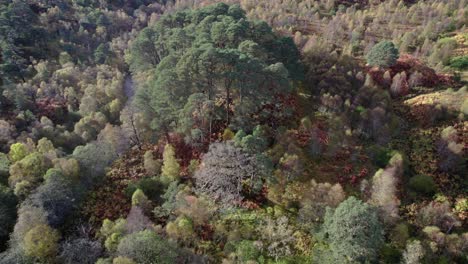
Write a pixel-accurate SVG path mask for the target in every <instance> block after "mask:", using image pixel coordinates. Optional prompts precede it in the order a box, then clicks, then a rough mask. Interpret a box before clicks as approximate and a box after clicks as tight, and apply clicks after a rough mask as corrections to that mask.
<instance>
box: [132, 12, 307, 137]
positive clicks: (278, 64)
mask: <svg viewBox="0 0 468 264" xmlns="http://www.w3.org/2000/svg"><path fill="white" fill-rule="evenodd" d="M233 10H237V11H235V12H234V11H233ZM239 10H240V9H239V7H238V6H235V5H233V6H228V5H226V4H223V3H218V4H215V5H211V6H208V7H205V8H200V9H198V10H192V11H179V12H176V13H174V14H170V15H164V16H162V17H161V19H160V20H159V21H158V22H157V23H156V24H155V25H154V26H150V27H148V28H146V29H144V30H142V31H141V33H140V34H139V35H138V36H137V38H136V40H135V42H134V44H133V45H132V47H131V48H130V53H129V56H128V58H127V60H128V62H129V64H130V68H131V69H132V71H134V72H138V71H141V70H152V69H155V74H154V75H153V76H154V77H153V78H152V80H151V81H150V82H149V83H148V84H147V85H146V86H144V89H140V90H139V91H138V93H137V104H138V105H139V107H140V108H141V109H142V110H144V111H147V112H149V113H151V114H152V115H153V117H152V119H153V121H152V123H151V125H152V127H153V129H156V130H157V132H159V133H161V134H166V133H167V132H168V131H169V130H170V129H171V128H174V127H178V126H182V130H187V128H190V125H189V123H192V122H193V121H195V125H196V126H197V128H200V129H201V131H204V130H207V129H208V130H209V127H210V126H209V127H208V128H206V127H204V125H202V124H209V123H211V122H212V120H213V119H214V118H216V119H218V120H220V121H223V122H225V123H226V124H231V123H235V124H236V125H237V126H241V127H244V126H251V125H252V123H251V122H249V120H250V119H251V118H250V116H251V115H252V114H253V113H255V112H257V111H259V110H260V109H261V108H262V107H263V106H264V105H271V104H275V103H278V104H280V102H279V101H278V99H279V97H278V96H276V95H287V94H289V92H290V91H291V86H290V81H292V80H298V75H301V70H300V66H299V63H298V58H299V52H298V51H297V49H296V47H295V45H294V43H293V41H292V40H291V38H288V37H279V36H277V35H276V34H274V33H273V32H272V30H271V28H270V27H269V26H268V25H267V24H266V23H260V22H252V21H249V20H248V19H247V18H246V17H245V15H243V12H240V11H239ZM193 96H195V97H196V98H195V97H193ZM189 98H190V100H189ZM215 100H221V101H222V103H221V104H214V101H215ZM197 105H198V106H203V105H204V106H205V107H202V108H199V107H197ZM213 108H214V109H213ZM196 109H200V110H202V111H195V110H196ZM194 112H196V118H195V119H193V120H189V121H191V122H189V123H187V122H185V121H184V120H186V119H185V118H184V117H187V116H190V115H188V114H189V113H194ZM213 112H214V113H216V115H212V114H211V113H213ZM232 112H233V113H232ZM263 113H264V114H265V115H266V117H269V116H272V115H274V114H280V113H274V112H269V113H266V112H263ZM181 116H182V119H181V120H179V118H180V117H181ZM197 119H198V120H200V121H202V120H205V121H204V122H201V123H198V120H197ZM206 121H207V122H206ZM206 132H208V131H205V133H206Z"/></svg>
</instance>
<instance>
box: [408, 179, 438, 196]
mask: <svg viewBox="0 0 468 264" xmlns="http://www.w3.org/2000/svg"><path fill="white" fill-rule="evenodd" d="M409 187H410V188H411V189H412V190H414V191H416V192H418V193H420V194H423V195H427V196H431V195H433V194H434V193H435V192H436V191H437V186H436V184H435V182H434V179H432V177H431V176H428V175H424V174H418V175H416V176H413V177H411V179H410V180H409Z"/></svg>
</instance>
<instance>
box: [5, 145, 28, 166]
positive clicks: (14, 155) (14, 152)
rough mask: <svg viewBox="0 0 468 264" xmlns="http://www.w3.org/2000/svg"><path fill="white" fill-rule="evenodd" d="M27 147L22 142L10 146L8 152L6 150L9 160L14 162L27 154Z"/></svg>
mask: <svg viewBox="0 0 468 264" xmlns="http://www.w3.org/2000/svg"><path fill="white" fill-rule="evenodd" d="M28 152H29V151H28V148H27V147H26V145H25V144H23V143H19V142H18V143H15V144H13V145H11V146H10V152H8V157H9V158H10V161H11V162H13V163H15V162H17V161H20V160H22V159H23V158H24V157H26V155H28Z"/></svg>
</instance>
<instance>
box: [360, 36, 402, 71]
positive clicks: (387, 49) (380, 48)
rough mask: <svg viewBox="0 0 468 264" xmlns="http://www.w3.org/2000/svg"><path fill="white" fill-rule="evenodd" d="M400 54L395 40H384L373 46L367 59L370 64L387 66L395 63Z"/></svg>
mask: <svg viewBox="0 0 468 264" xmlns="http://www.w3.org/2000/svg"><path fill="white" fill-rule="evenodd" d="M399 56H400V55H399V51H398V49H397V48H396V47H395V45H394V44H393V42H391V41H387V40H384V41H381V42H379V43H377V44H376V45H375V46H373V47H372V49H371V50H370V51H369V53H367V55H366V60H367V63H368V64H369V65H372V66H378V67H383V68H387V67H390V66H393V65H395V63H396V61H397V59H398V57H399Z"/></svg>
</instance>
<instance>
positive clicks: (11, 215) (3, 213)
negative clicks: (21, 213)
mask: <svg viewBox="0 0 468 264" xmlns="http://www.w3.org/2000/svg"><path fill="white" fill-rule="evenodd" d="M16 205H17V199H16V197H15V195H14V194H13V192H12V191H11V190H10V189H9V188H8V187H6V186H4V185H2V184H0V223H2V224H1V225H0V249H2V248H3V246H4V245H5V244H6V243H5V242H6V241H7V239H8V235H9V234H10V232H11V231H12V229H13V226H14V225H15V220H16Z"/></svg>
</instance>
